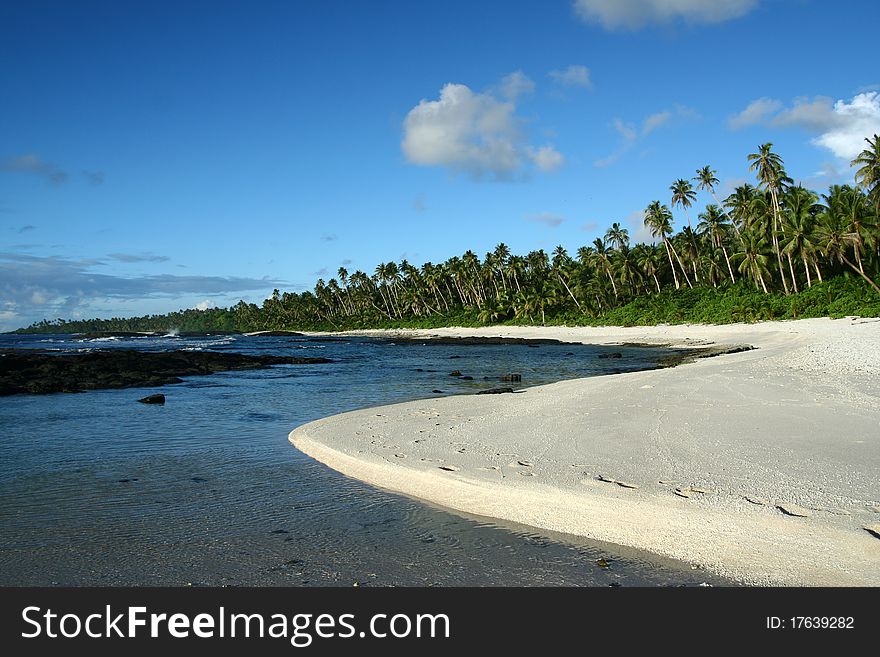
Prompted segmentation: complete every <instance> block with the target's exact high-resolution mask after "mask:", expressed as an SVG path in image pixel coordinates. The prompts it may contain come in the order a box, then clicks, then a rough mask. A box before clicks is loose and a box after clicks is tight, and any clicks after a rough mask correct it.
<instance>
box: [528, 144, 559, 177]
mask: <svg viewBox="0 0 880 657" xmlns="http://www.w3.org/2000/svg"><path fill="white" fill-rule="evenodd" d="M528 155H529V159H530V160H531V161H532V162H534V163H535V166H536V167H538V168H539V169H540V170H541V171H555V170H556V169H558V168H559V167H561V166H562V165H563V164H565V157H563V155H562V153H560V152H559V151H557V150H556V149H555V148H553V146H541V148H538V149H534V148H531V147H530V148H529V149H528Z"/></svg>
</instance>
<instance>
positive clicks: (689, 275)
mask: <svg viewBox="0 0 880 657" xmlns="http://www.w3.org/2000/svg"><path fill="white" fill-rule="evenodd" d="M865 141H866V142H867V144H868V148H866V149H865V150H864V151H863V152H862V153H861V154H860V155H859V156H858V157H857V158H856V159H855V160H854V161H853V165H854V166H857V167H858V168H857V170H856V174H855V181H856V183H857V184H856V185H855V186H850V185H834V186H832V187H831V188H829V190H828V192H827V193H826V194H823V195H822V196H821V197H820V196H819V195H818V194H816V193H815V192H812V191H810V190H807V189H805V188H803V187H801V186H795V185H793V184H792V181H791V179H790V178H789V177H788V176H787V175H786V173H785V170H784V168H783V162H782V159H781V158H780V157H779V155H777V154H776V153H774V152H773V151H772V144H764V145H762V146H761V147H760V148H759V150H758V152H756V153H753V154H751V155H749V156H748V162H749V163H750V168H751V169H752V170H753V171H754V172H755V174H756V177H757V183H758V185H757V186H756V187H755V186H752V185H749V184H744V185H741V186H740V187H737V188H736V190H734V192H733V194H731V195H730V196H728V197H727V198H726V199H725V200H724V201H723V202H722V201H719V200H718V199H717V196H716V194H715V186H716V185H717V184H718V180H717V178H715V172H714V171H713V170H712V169H711V167H709V166H705V167H703V168H701V169H698V170H697V172H696V174H697V175H696V176H695V177H694V178H693V181H694V182H695V183H696V186H695V187H696V189H701V190H705V191H707V192H708V193H710V194H711V195H712V197H713V199H715V201H716V203H715V204H710V205H707V206H706V207H705V209H704V210H703V212H700V213H699V214H697V217H696V218H697V221H698V223H697V225H696V228H694V227H692V225H691V214H690V212H689V209H690V208H692V207H693V203H694V200H695V198H696V192H695V188H694V186H693V185H692V184H691V181H688V180H685V179H678V180H676V181H675V182H674V183H673V185H672V186H671V187H670V190H671V192H672V196H671V205H672V206H673V207H676V206H681V208H682V210H683V211H684V214H685V217H686V220H687V224H688V225H687V226H685V227H683V228H682V230H681V231H679V232H678V233H675V232H674V230H673V228H672V225H673V214H672V211H671V210H670V209H669V207H668V206H667V205H665V204H662V203H661V202H660V201H652V202H651V203H650V204H649V205H648V207H647V208H646V210H645V215H644V222H645V226H646V227H648V228H649V229H650V231H651V233H652V234H653V235H654V236H655V238H656V239H657V241H658V243H657V244H654V245H651V244H636V245H634V246H632V245H630V239H629V232H628V230H627V229H626V228H624V227H622V226H621V225H620V224H619V223H613V224H612V225H611V227H610V228H609V229H608V230H607V231H606V233H605V236H604V239H596V240H595V241H594V242H593V244H592V245H590V246H583V247H581V248H579V249H578V250H577V253H576V255H575V257H572V256H570V255H569V254H568V253H567V251H566V250H565V249H564V248H563V247H562V246H558V247H556V249H554V250H553V252H552V254H550V255H548V254H547V253H545V252H544V251H543V250H539V251H532V252H531V253H529V254H527V255H525V256H520V255H514V254H511V253H510V250H509V249H508V247H507V246H506V245H504V244H499V245H498V246H497V247H496V248H495V250H494V251H492V252H490V253H487V254H486V255H485V257H484V258H483V259H482V260H481V259H480V258H479V257H478V256H477V255H476V254H475V253H474V252H473V251H467V252H465V253H464V254H463V255H462V256H461V257H453V258H450V259H449V260H447V261H446V262H444V263H442V264H438V265H435V264H432V263H430V262H428V263H425V264H424V265H422V266H421V267H420V268H417V267H414V266H413V265H411V264H410V263H408V262H407V261H406V260H404V261H402V262H401V263H399V264H398V263H395V262H388V263H380V264H379V265H378V266H377V267H376V269H375V271H374V273H373V275H372V276H369V275H367V274H366V273H364V272H361V271H356V272H354V273H353V274H351V275H349V272H348V271H346V270H345V269H344V268H340V269H339V271H338V272H337V278H333V279H330V280H329V281H327V282H325V281H324V280H319V281H318V282H317V284H316V286H315V289H314V291H313V292H312V291H309V292H303V293H301V294H295V293H290V292H284V293H282V292H280V291H279V290H275V291H274V293H273V295H272V296H271V297H270V298H268V299H266V300H265V301H264V302H263V304H262V306H257V305H256V304H248V303H245V302H244V301H240V302H239V303H238V304H236V305H235V306H232V307H231V308H225V309H211V310H205V311H199V310H182V311H178V312H176V313H170V314H168V315H151V316H146V317H135V318H129V319H120V318H113V319H109V320H88V321H64V320H56V321H54V322H48V321H43V322H40V323H38V324H35V325H33V326H30V327H28V328H27V329H22V331H24V332H65V333H67V332H69V333H76V332H86V331H99V330H100V331H152V330H160V331H162V330H169V329H178V330H181V331H259V330H278V329H293V330H297V329H301V330H342V329H359V328H402V327H417V328H433V327H439V326H455V325H457V326H472V325H479V324H498V323H523V324H533V323H537V322H540V323H542V324H571V325H579V324H584V325H590V324H595V325H598V324H606V325H612V324H616V325H637V324H658V323H682V322H706V323H728V322H740V321H758V320H765V319H798V318H804V317H823V316H830V317H842V316H845V315H861V316H880V286H878V285H877V279H878V274H880V138H878V136H877V135H874V137H873V139H866V140H865Z"/></svg>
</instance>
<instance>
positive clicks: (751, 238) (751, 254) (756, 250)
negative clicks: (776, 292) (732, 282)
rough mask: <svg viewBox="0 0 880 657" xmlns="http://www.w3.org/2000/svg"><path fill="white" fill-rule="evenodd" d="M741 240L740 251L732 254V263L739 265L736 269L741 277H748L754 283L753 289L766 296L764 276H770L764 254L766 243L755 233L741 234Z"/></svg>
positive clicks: (766, 258) (767, 259)
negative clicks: (762, 292)
mask: <svg viewBox="0 0 880 657" xmlns="http://www.w3.org/2000/svg"><path fill="white" fill-rule="evenodd" d="M741 238H742V239H741V240H740V251H738V252H737V253H734V254H733V261H734V262H738V263H739V266H738V267H737V269H738V270H739V272H740V273H741V274H742V275H743V276H748V277H749V278H751V279H752V281H754V283H755V288H757V289H761V290H764V294H768V293H769V292H768V290H767V284H766V283H765V280H764V278H765V276H769V274H770V272H769V270H768V269H767V262H768V261H769V258H768V257H767V255H766V254H765V253H764V249H765V247H766V245H767V241H766V239H765V238H764V237H763V236H762V235H760V234H759V233H757V232H755V231H747V232H744V233H741ZM759 284H760V287H758V286H759Z"/></svg>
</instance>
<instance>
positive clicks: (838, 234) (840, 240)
mask: <svg viewBox="0 0 880 657" xmlns="http://www.w3.org/2000/svg"><path fill="white" fill-rule="evenodd" d="M816 237H817V240H818V242H819V248H821V249H822V253H824V254H825V257H826V258H828V260H829V261H831V262H839V263H845V264H846V265H847V266H848V267H849V268H850V269H852V270H853V271H854V272H855V273H857V274H858V275H859V276H861V277H862V278H863V279H865V281H867V283H868V285H870V286H871V287H873V288H874V289H875V290H876V291H877V292H878V293H880V287H878V286H877V284H876V283H875V282H874V281H873V280H871V278H869V277H868V275H867V274H865V272H864V271H862V270H860V269H859V267H858V265H856V264H855V263H854V262H852V261H851V260H850V259H849V258H848V257H847V253H848V251H849V249H851V248H854V247H855V244H856V236H855V234H853V233H852V232H850V230H849V225H848V224H847V221H846V218H845V217H844V216H842V215H840V214H836V213H834V212H830V211H829V212H824V213H823V214H822V215H821V216H820V219H819V227H818V229H817V231H816Z"/></svg>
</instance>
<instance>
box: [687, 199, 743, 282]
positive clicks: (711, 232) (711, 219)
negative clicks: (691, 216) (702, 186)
mask: <svg viewBox="0 0 880 657" xmlns="http://www.w3.org/2000/svg"><path fill="white" fill-rule="evenodd" d="M725 214H726V213H725ZM728 218H729V217H728ZM699 219H700V223H699V224H697V233H699V234H701V235H705V236H706V237H707V238H708V239H709V241H710V242H711V243H712V245H713V246H715V247H716V248H720V249H721V251H722V252H723V253H724V261H725V262H726V263H727V271H728V272H729V273H730V281H731V282H732V283H736V276H734V275H733V267H732V266H731V264H730V257H729V256H728V255H727V247H726V246H725V245H724V243H725V242H726V241H727V226H728V224H727V223H726V222H725V219H724V217H723V216H722V215H721V211H720V210H719V209H718V206H717V205H707V206H706V210H705V212H702V213H700V215H699Z"/></svg>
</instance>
